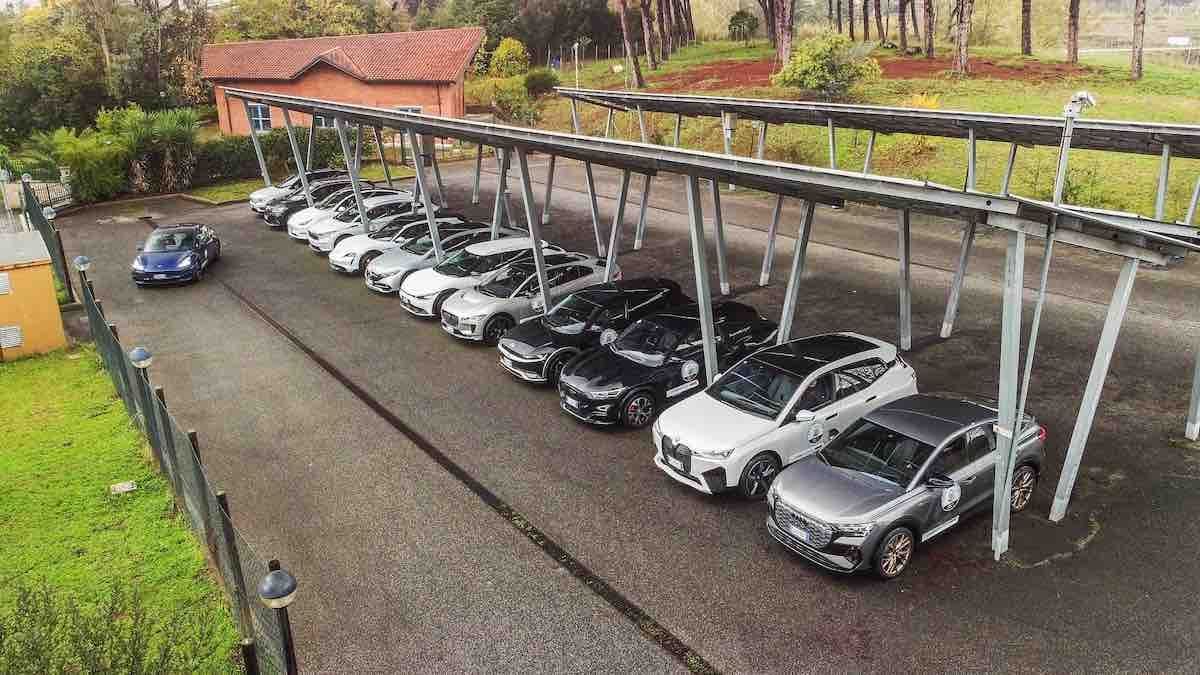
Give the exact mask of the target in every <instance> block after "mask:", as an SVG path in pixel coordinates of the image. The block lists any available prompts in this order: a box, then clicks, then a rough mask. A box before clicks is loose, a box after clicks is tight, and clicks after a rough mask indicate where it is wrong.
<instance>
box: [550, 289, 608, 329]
mask: <svg viewBox="0 0 1200 675" xmlns="http://www.w3.org/2000/svg"><path fill="white" fill-rule="evenodd" d="M600 307H602V305H601V304H600V303H598V302H594V301H592V300H589V299H588V297H587V296H586V295H583V294H581V293H572V294H571V295H568V296H567V297H565V298H563V300H562V302H560V303H558V304H557V305H555V306H554V309H552V310H550V312H549V313H548V314H546V316H544V317H542V325H543V326H545V327H546V328H549V329H550V330H552V331H556V332H558V333H563V334H565V335H578V334H579V333H582V332H583V329H584V326H586V325H587V320H588V318H589V317H590V316H591V315H592V312H594V311H596V310H597V309H599V308H600Z"/></svg>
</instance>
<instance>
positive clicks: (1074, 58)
mask: <svg viewBox="0 0 1200 675" xmlns="http://www.w3.org/2000/svg"><path fill="white" fill-rule="evenodd" d="M1144 6H1145V5H1143V7H1144ZM1134 11H1137V10H1136V9H1135V10H1134ZM1067 62H1068V63H1079V0H1068V2H1067Z"/></svg>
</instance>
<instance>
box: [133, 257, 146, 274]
mask: <svg viewBox="0 0 1200 675" xmlns="http://www.w3.org/2000/svg"><path fill="white" fill-rule="evenodd" d="M131 267H133V269H135V270H137V271H138V272H145V271H146V266H145V265H144V264H142V259H141V258H134V259H133V265H131Z"/></svg>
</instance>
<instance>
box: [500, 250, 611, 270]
mask: <svg viewBox="0 0 1200 675" xmlns="http://www.w3.org/2000/svg"><path fill="white" fill-rule="evenodd" d="M596 262H599V259H598V258H593V257H592V256H590V255H587V254H586V253H550V254H548V255H546V256H545V263H546V269H547V270H552V269H558V268H560V267H567V266H569V265H587V264H588V263H593V264H594V263H596ZM513 268H514V269H517V270H522V271H523V270H526V269H529V270H534V271H536V270H537V265H536V264H534V262H533V261H532V260H526V261H524V262H519V263H517V264H516V265H513Z"/></svg>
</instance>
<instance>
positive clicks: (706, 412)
mask: <svg viewBox="0 0 1200 675" xmlns="http://www.w3.org/2000/svg"><path fill="white" fill-rule="evenodd" d="M915 393H917V376H916V373H915V372H913V369H912V366H910V365H908V364H907V363H905V362H904V360H903V359H901V358H900V357H899V356H898V355H897V354H896V348H895V346H893V345H890V344H888V343H886V342H883V341H880V340H876V339H874V338H870V337H866V336H864V335H858V334H856V333H829V334H825V335H816V336H813V337H806V338H800V339H798V340H791V341H789V342H785V343H783V344H780V345H775V346H772V347H765V348H763V349H760V350H758V351H756V352H754V353H753V354H751V355H749V356H747V357H746V358H744V359H742V360H741V361H739V362H738V363H737V364H736V365H734V366H733V367H732V368H730V369H729V370H727V371H726V372H725V373H724V374H722V375H721V376H720V377H718V378H717V380H716V381H715V382H713V383H712V385H710V386H709V387H708V389H706V390H705V391H703V392H701V393H698V394H696V395H695V396H691V397H689V398H687V399H684V400H683V401H681V402H680V403H679V404H677V405H675V406H674V407H672V408H669V409H667V410H666V411H665V412H663V414H662V415H661V416H660V417H659V418H658V422H656V423H655V425H654V429H653V436H654V446H655V450H656V451H657V452H656V453H655V455H654V463H655V464H656V465H657V466H658V468H660V469H662V470H663V471H664V472H666V473H667V475H668V476H670V477H671V478H674V479H675V480H677V481H679V482H680V483H683V484H684V485H687V486H689V487H692V488H695V489H697V490H700V491H701V492H706V493H709V494H713V493H717V492H724V491H725V490H730V489H733V490H737V491H738V492H740V493H741V494H742V496H744V497H747V498H754V499H758V498H761V497H763V495H765V494H766V492H767V489H768V488H769V487H770V485H771V481H772V480H773V479H774V478H775V476H776V475H777V474H778V473H779V471H780V470H781V469H782V468H783V467H784V466H787V465H789V464H791V463H792V462H795V461H797V460H799V459H802V458H804V457H807V456H809V455H811V454H813V453H815V452H816V451H817V450H820V449H821V448H822V447H824V446H825V444H826V443H828V442H829V441H830V440H831V439H833V438H836V437H837V436H838V435H839V434H840V433H841V431H842V430H844V429H846V428H847V427H849V426H850V425H852V424H854V423H855V422H857V421H858V420H859V418H861V417H862V416H863V415H865V414H866V413H868V412H870V411H872V410H874V409H875V408H878V407H879V406H881V405H883V404H885V403H890V402H891V401H894V400H896V399H898V398H903V397H905V396H909V395H911V394H915Z"/></svg>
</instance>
